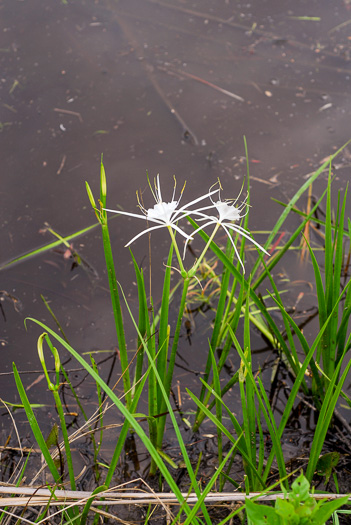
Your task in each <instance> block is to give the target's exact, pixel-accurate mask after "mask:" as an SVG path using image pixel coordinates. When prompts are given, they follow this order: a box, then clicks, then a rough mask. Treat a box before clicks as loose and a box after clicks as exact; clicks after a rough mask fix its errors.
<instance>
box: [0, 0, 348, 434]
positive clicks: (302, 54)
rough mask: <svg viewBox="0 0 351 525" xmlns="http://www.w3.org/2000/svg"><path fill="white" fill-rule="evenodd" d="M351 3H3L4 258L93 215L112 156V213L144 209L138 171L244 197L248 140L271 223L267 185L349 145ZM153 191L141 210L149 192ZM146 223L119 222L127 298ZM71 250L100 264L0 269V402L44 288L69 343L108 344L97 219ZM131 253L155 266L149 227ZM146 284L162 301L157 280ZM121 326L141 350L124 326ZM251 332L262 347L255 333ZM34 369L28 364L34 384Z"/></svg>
mask: <svg viewBox="0 0 351 525" xmlns="http://www.w3.org/2000/svg"><path fill="white" fill-rule="evenodd" d="M350 8H351V4H350V3H349V2H348V0H335V1H333V2H330V1H329V0H323V1H321V0H319V1H312V0H311V1H310V2H308V3H306V2H302V1H296V0H286V1H282V0H279V1H278V0H268V1H263V0H254V1H251V2H240V3H238V2H235V3H234V2H232V1H230V0H226V1H225V0H223V1H222V2H213V1H210V0H201V1H200V0H192V1H190V0H183V1H176V0H173V1H171V0H168V1H167V0H163V1H157V0H120V1H114V0H110V1H108V0H105V1H104V0H101V1H98V0H96V1H95V2H85V1H83V0H77V1H74V2H73V1H69V0H68V3H67V4H65V3H64V2H60V1H59V0H55V1H52V2H46V1H43V0H32V1H31V2H23V1H15V0H12V1H10V0H7V1H6V0H5V1H3V2H2V4H1V5H0V20H1V35H2V38H1V49H0V70H1V75H0V76H1V78H0V89H1V91H0V93H1V107H0V114H1V117H0V122H1V125H0V140H1V146H2V149H1V151H2V156H1V157H2V163H1V187H0V198H1V212H0V213H1V215H0V217H1V220H0V246H1V251H0V263H5V262H7V261H9V260H11V259H12V258H15V257H17V256H19V255H21V254H23V253H26V252H29V251H32V250H34V249H35V248H38V247H39V246H41V245H43V244H45V243H47V242H49V241H51V240H53V237H52V236H51V235H50V234H49V233H48V232H46V233H43V232H42V230H43V229H44V228H45V223H48V224H49V225H50V226H51V227H52V228H53V229H54V230H56V231H57V232H59V233H60V234H62V235H68V234H70V233H73V232H75V231H78V230H80V229H82V228H84V227H87V226H89V225H91V224H93V223H94V222H95V216H94V214H93V213H92V211H91V209H90V205H89V203H88V199H87V196H86V192H85V185H84V181H85V180H87V181H89V184H90V185H91V187H92V188H93V190H94V192H96V194H97V191H98V179H99V160H100V155H101V154H102V153H103V155H104V162H105V167H106V171H107V177H108V206H109V207H111V208H115V207H116V206H117V205H122V206H123V207H124V209H126V210H132V211H136V208H135V205H136V200H135V191H136V190H137V189H138V188H142V189H145V188H146V176H145V173H146V170H148V172H149V174H150V176H154V175H156V174H157V173H160V176H161V181H162V187H164V188H165V191H167V189H168V191H169V192H171V191H172V185H173V179H172V176H173V174H176V176H177V180H178V183H179V187H181V186H182V184H183V182H184V180H187V188H186V190H187V198H188V199H190V198H191V197H194V196H196V195H198V193H203V192H204V191H206V190H207V189H208V188H209V186H210V185H211V184H213V183H214V182H215V181H216V180H217V178H218V177H220V179H221V182H222V186H223V187H224V190H225V196H226V197H235V196H236V194H237V193H238V191H239V189H240V187H241V183H242V180H243V177H244V175H245V172H246V165H245V150H244V142H243V136H244V135H245V136H246V139H247V143H248V148H249V157H250V173H251V199H252V210H251V215H250V217H251V218H250V227H251V229H252V230H260V231H267V230H269V229H270V228H271V227H272V225H273V224H274V222H275V220H276V218H277V217H278V215H279V213H280V212H281V210H280V208H279V207H278V205H276V204H273V203H272V201H271V197H274V198H278V199H280V200H285V201H286V200H287V199H288V198H289V197H291V196H292V195H293V194H294V193H295V191H296V190H297V188H298V187H299V186H300V185H301V184H302V183H303V181H304V177H305V176H306V174H308V173H309V172H311V171H313V170H314V169H316V168H317V167H318V166H319V165H320V164H321V163H322V161H323V159H325V158H326V157H327V156H328V155H329V154H331V153H333V152H334V151H335V150H336V149H337V148H339V147H340V146H341V145H342V144H344V143H345V142H346V141H347V140H348V139H350V135H351V133H350V118H351V104H350V74H351V73H350V64H351V63H350V51H351V50H350V40H351V25H350V24H348V21H349V20H350V19H351V9H350ZM300 16H309V17H318V18H320V20H318V21H317V20H301V19H298V18H297V17H300ZM224 90H225V91H224ZM350 159H351V154H350V152H349V150H348V149H346V150H345V151H344V153H343V154H342V155H341V156H340V157H339V158H338V160H337V161H336V163H335V168H336V170H335V174H336V181H335V187H336V189H338V188H341V189H342V188H344V187H345V185H346V183H347V181H348V180H349V178H350V168H349V165H350ZM325 180H326V175H322V176H321V178H320V181H319V182H318V183H316V185H315V187H314V188H313V190H314V193H315V194H316V195H319V194H320V192H321V190H322V189H324V188H325ZM144 196H145V203H146V204H148V202H147V199H148V198H149V197H150V195H149V194H148V193H145V194H144ZM149 204H150V205H151V201H149ZM296 224H298V220H297V219H296V222H294V221H292V222H291V223H290V226H291V227H292V226H293V225H296ZM142 226H143V224H140V223H139V222H138V221H133V220H128V219H125V218H122V219H121V218H120V219H116V220H115V221H113V222H111V236H112V241H113V247H114V251H115V256H116V260H117V266H118V268H117V273H118V279H119V280H120V281H121V283H122V285H123V288H124V290H125V292H126V293H127V295H128V297H129V299H130V302H131V305H132V306H133V304H135V301H136V288H135V284H134V275H133V268H132V265H131V263H130V256H129V252H128V250H126V249H125V248H124V245H125V244H126V242H127V241H128V240H129V239H130V238H131V237H132V236H133V235H135V234H136V233H137V232H138V231H140V229H141V228H142ZM257 239H258V240H262V241H263V240H264V235H263V236H261V235H259V234H257ZM168 243H169V241H168V238H167V236H166V234H165V232H163V231H161V232H158V233H157V234H155V235H153V237H152V241H151V244H152V253H153V263H152V264H153V268H154V271H155V272H156V273H155V275H157V271H158V269H159V268H160V269H161V268H162V262H163V260H164V258H165V257H166V255H167V249H168ZM74 249H76V250H77V251H78V252H79V253H80V254H81V255H82V257H84V258H85V259H86V260H87V262H88V263H89V265H90V266H91V267H92V268H93V269H94V271H91V270H89V269H86V270H84V269H83V268H81V267H79V268H74V269H72V260H67V259H65V258H64V254H63V253H62V252H61V253H58V252H53V251H50V252H46V253H44V254H42V255H39V256H36V257H34V258H32V259H27V260H25V261H23V262H21V263H18V264H16V265H14V266H12V267H10V268H7V269H6V270H2V271H1V275H0V277H1V285H0V288H1V289H2V290H4V291H5V292H6V294H3V295H2V299H4V300H3V301H2V302H1V307H2V308H1V311H0V325H1V333H0V344H1V346H0V351H1V357H0V358H1V371H0V372H1V374H2V375H1V376H0V377H1V384H0V385H1V386H0V396H1V397H3V398H4V399H5V400H7V401H11V402H15V401H16V400H18V396H17V394H16V389H15V386H14V382H13V377H12V375H11V363H12V361H15V362H16V364H17V366H18V368H19V369H20V370H27V371H30V370H37V369H39V363H38V359H37V354H36V340H37V337H38V335H39V333H40V332H39V331H38V328H36V327H34V326H33V325H32V324H28V330H27V332H26V331H25V328H24V319H25V318H26V317H27V316H31V317H36V318H38V319H40V320H42V321H44V322H47V323H49V324H50V326H53V327H54V324H53V321H52V320H51V318H50V315H49V314H48V312H47V310H46V308H45V306H44V305H43V303H42V300H41V298H40V296H41V295H43V296H44V297H45V298H46V299H47V300H48V301H50V305H51V308H52V309H53V311H54V312H55V314H56V316H57V318H58V319H59V320H60V322H61V323H62V325H63V327H64V329H65V331H66V333H67V336H68V337H69V340H70V342H71V343H72V345H73V346H74V347H75V348H76V349H77V350H79V351H80V352H88V351H91V350H95V349H101V348H102V349H108V350H112V353H113V348H114V347H115V345H116V338H115V331H114V326H113V319H112V313H111V306H110V301H109V294H108V290H107V288H108V284H107V279H106V275H105V271H104V259H103V252H102V243H101V236H100V232H99V229H98V228H97V229H95V230H92V231H91V232H90V233H89V234H86V235H84V236H82V237H80V238H79V239H77V240H75V241H74ZM133 251H134V253H135V256H136V258H137V260H138V261H139V262H140V263H142V264H143V265H144V266H145V267H146V266H147V264H146V261H147V257H148V242H147V238H146V237H144V238H143V239H141V240H140V241H138V242H137V243H136V244H135V245H134V246H133ZM284 269H285V271H287V272H288V275H289V278H290V279H291V280H294V279H302V280H303V279H305V280H308V279H309V275H310V274H309V270H308V269H306V267H305V266H304V267H297V265H296V260H295V259H294V258H291V259H290V260H289V258H288V259H287V260H286V262H285V268H284ZM96 274H98V275H99V279H98V278H97V276H96ZM154 286H155V288H154V295H155V300H157V296H158V294H159V289H158V287H157V278H156V279H154ZM208 324H209V319H208V318H206V317H202V316H198V317H197V318H196V322H195V330H194V336H193V341H192V343H193V344H192V346H191V347H190V346H189V343H188V341H187V340H186V338H185V335H186V334H185V328H184V332H183V336H184V337H183V339H182V343H181V345H180V353H183V357H184V356H185V354H186V361H182V363H183V366H184V367H185V369H186V370H184V369H181V368H179V369H178V372H179V373H178V376H179V380H180V382H181V381H182V380H183V379H184V377H188V376H187V374H188V373H189V372H187V370H189V369H191V370H196V371H199V372H200V371H201V370H202V369H203V366H204V355H205V354H204V352H203V351H201V350H199V348H201V347H200V346H199V342H202V343H203V341H205V342H206V330H207V327H208ZM196 333H198V334H199V340H198V341H197V340H196ZM127 336H128V337H129V339H130V346H131V348H134V346H133V345H134V341H133V339H132V337H133V333H132V331H131V332H130V334H128V333H127ZM254 337H255V336H254ZM202 343H201V344H202ZM255 344H256V346H257V348H259V347H260V346H264V343H263V342H261V339H260V337H259V336H257V341H255ZM206 354H207V352H206ZM71 365H72V368H74V367H75V364H74V363H71ZM109 366H110V365H109V363H107V364H106V365H105V366H104V367H103V368H102V373H105V374H107V371H108V370H109ZM79 374H81V372H77V381H78V380H79V379H80V375H79ZM36 377H37V375H35V374H34V375H31V374H29V375H25V376H24V382H25V384H26V385H30V384H31V383H32V382H33V381H34V379H35V378H36ZM89 388H90V387H89ZM89 388H88V391H89ZM182 388H183V386H182ZM45 392H46V388H45V386H44V381H42V382H41V383H38V384H37V385H35V386H33V387H31V389H30V390H29V393H30V394H31V396H33V397H32V400H33V401H35V399H34V398H40V399H42V398H43V396H44V397H45V396H46V394H45ZM48 400H50V402H51V399H50V398H48ZM23 417H24V416H23ZM2 419H3V421H2V425H3V429H4V428H6V426H7V424H8V421H7V419H6V418H2ZM5 433H6V432H5ZM5 433H4V434H3V435H5Z"/></svg>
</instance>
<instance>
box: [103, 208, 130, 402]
mask: <svg viewBox="0 0 351 525" xmlns="http://www.w3.org/2000/svg"><path fill="white" fill-rule="evenodd" d="M103 213H106V212H103ZM101 228H102V240H103V245H104V253H105V259H106V267H107V275H108V281H109V285H110V294H111V302H112V309H113V315H114V319H115V326H116V332H117V340H118V346H119V354H120V359H121V368H122V374H123V387H124V392H125V398H126V405H127V407H128V408H129V407H130V405H131V397H132V396H131V388H130V387H131V384H130V375H129V368H128V355H127V345H126V340H125V336H124V327H123V317H122V310H121V305H120V301H119V294H118V286H117V279H116V272H115V266H114V262H113V255H112V249H111V242H110V234H109V231H108V226H107V217H106V215H105V216H104V217H103V220H102V221H101Z"/></svg>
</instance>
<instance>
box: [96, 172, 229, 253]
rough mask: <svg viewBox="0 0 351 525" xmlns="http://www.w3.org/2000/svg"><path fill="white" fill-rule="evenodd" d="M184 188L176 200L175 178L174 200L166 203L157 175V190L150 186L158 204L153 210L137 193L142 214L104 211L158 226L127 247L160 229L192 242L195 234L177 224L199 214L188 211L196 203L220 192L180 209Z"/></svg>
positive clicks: (147, 229) (148, 230)
mask: <svg viewBox="0 0 351 525" xmlns="http://www.w3.org/2000/svg"><path fill="white" fill-rule="evenodd" d="M184 188H185V184H184V186H183V189H182V191H181V192H180V197H179V199H178V200H175V191H176V181H175V178H174V189H173V195H172V200H171V201H170V202H164V201H163V200H162V194H161V186H160V177H159V175H157V178H156V180H155V190H153V189H152V187H151V185H150V189H151V192H152V194H153V197H154V199H155V201H156V204H155V205H154V206H153V207H152V208H144V206H143V205H142V204H141V202H140V198H139V195H138V192H137V200H138V206H139V208H140V210H141V212H142V214H140V213H131V212H127V211H119V210H110V209H107V208H104V210H105V211H110V212H112V213H119V214H121V215H128V216H129V217H137V218H138V219H144V220H146V221H148V222H154V223H156V225H157V226H151V227H149V228H146V229H145V230H143V231H142V232H140V233H138V234H137V235H136V236H135V237H133V239H131V240H130V241H129V242H128V243H127V244H126V247H127V246H129V245H130V244H132V243H133V242H134V241H136V240H137V239H138V238H139V237H141V236H142V235H144V234H145V233H149V232H151V231H153V230H157V229H159V228H172V229H173V230H176V231H177V232H178V233H179V234H180V235H182V236H183V237H185V238H186V240H187V241H190V240H192V238H193V237H192V236H193V235H194V233H192V234H191V235H187V234H186V233H184V231H183V230H182V229H181V228H179V226H178V225H177V222H178V221H179V220H180V219H183V218H184V217H186V216H187V215H191V214H194V213H197V211H196V210H189V209H188V207H189V206H192V205H194V204H196V203H198V202H200V201H202V200H204V199H206V198H208V197H209V198H211V195H213V194H214V193H216V192H218V191H219V190H218V189H216V190H213V191H209V192H208V193H206V194H205V195H202V196H201V197H198V198H197V199H194V200H192V201H191V202H189V203H188V204H186V205H184V206H181V207H180V208H178V206H179V203H180V200H181V198H182V195H183V191H184ZM202 209H203V208H202Z"/></svg>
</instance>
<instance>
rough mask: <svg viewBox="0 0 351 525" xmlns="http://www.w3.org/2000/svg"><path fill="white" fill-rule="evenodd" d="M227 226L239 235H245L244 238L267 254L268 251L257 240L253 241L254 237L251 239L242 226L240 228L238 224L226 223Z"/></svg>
mask: <svg viewBox="0 0 351 525" xmlns="http://www.w3.org/2000/svg"><path fill="white" fill-rule="evenodd" d="M222 226H223V228H224V225H223V224H222ZM226 226H227V228H230V229H231V230H234V231H236V232H237V233H239V234H240V235H242V236H243V237H246V239H248V240H249V241H251V242H252V243H253V244H255V245H256V246H257V248H259V249H260V250H262V251H263V252H264V253H265V254H266V255H269V253H268V252H267V251H266V250H265V249H264V248H263V247H262V246H261V245H260V244H258V242H256V241H255V239H253V238H252V237H250V235H249V233H248V231H247V230H244V228H241V227H240V226H238V225H237V224H226Z"/></svg>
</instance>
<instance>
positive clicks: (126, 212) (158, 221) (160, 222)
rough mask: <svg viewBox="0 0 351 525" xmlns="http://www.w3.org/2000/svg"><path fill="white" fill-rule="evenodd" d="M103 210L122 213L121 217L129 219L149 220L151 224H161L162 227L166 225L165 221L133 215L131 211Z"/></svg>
mask: <svg viewBox="0 0 351 525" xmlns="http://www.w3.org/2000/svg"><path fill="white" fill-rule="evenodd" d="M102 209H103V210H105V211H111V212H112V213H120V214H121V215H128V216H129V217H136V218H137V219H144V220H145V221H146V220H149V221H151V222H156V223H157V224H161V225H162V224H164V222H163V221H160V220H158V219H153V218H150V217H146V216H145V215H140V214H138V213H131V212H129V211H118V210H109V209H108V208H102Z"/></svg>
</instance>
